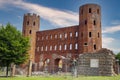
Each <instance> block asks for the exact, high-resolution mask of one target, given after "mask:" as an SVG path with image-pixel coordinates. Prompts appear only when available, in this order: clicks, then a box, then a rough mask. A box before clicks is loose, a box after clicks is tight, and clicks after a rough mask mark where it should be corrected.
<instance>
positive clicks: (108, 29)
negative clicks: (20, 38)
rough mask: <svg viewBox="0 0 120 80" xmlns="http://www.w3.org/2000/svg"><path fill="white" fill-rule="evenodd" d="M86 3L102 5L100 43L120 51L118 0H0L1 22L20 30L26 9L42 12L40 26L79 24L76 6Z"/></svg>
mask: <svg viewBox="0 0 120 80" xmlns="http://www.w3.org/2000/svg"><path fill="white" fill-rule="evenodd" d="M86 3H96V4H99V5H100V6H101V8H102V36H103V47H105V48H109V49H111V50H112V51H114V53H118V52H120V8H119V6H120V0H109V1H108V0H0V25H1V24H3V25H5V24H6V23H8V22H10V23H11V24H13V25H14V26H16V27H17V29H19V30H22V22H23V15H24V14H25V13H36V14H38V15H40V16H41V19H40V30H48V29H54V28H60V27H66V26H72V25H78V16H79V15H78V14H79V7H80V6H81V5H83V4H86Z"/></svg>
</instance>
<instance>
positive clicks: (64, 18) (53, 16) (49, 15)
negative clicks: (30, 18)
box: [0, 0, 79, 27]
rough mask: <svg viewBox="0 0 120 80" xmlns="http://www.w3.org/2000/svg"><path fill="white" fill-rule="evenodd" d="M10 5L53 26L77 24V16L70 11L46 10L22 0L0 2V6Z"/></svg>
mask: <svg viewBox="0 0 120 80" xmlns="http://www.w3.org/2000/svg"><path fill="white" fill-rule="evenodd" d="M3 4H10V5H11V4H12V5H14V6H16V7H19V8H21V9H24V10H28V11H29V12H32V13H37V14H38V15H40V16H41V18H43V19H45V20H47V21H49V22H51V23H52V24H55V25H56V26H60V27H65V26H71V25H76V24H78V18H79V16H78V14H77V13H75V12H71V11H62V10H58V9H53V8H48V7H44V6H41V5H37V4H33V3H28V2H25V1H23V0H1V1H0V5H2V6H4V5H3Z"/></svg>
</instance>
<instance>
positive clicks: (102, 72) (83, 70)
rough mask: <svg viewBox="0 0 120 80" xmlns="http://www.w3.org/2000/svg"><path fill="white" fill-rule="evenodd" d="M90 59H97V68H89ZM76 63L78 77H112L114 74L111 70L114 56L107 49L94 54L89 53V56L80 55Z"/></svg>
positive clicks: (112, 69)
mask: <svg viewBox="0 0 120 80" xmlns="http://www.w3.org/2000/svg"><path fill="white" fill-rule="evenodd" d="M102 52H103V53H102ZM104 57H106V58H104ZM83 58H84V59H83ZM86 58H89V59H86ZM91 59H98V60H99V67H90V60H91ZM81 62H82V63H81ZM78 63H79V65H78V74H79V75H89V76H112V75H114V73H115V71H114V68H113V66H114V63H115V55H114V54H113V52H112V51H110V50H108V49H101V50H100V51H98V52H96V53H91V54H90V53H88V54H82V55H80V56H79V61H78ZM83 63H84V64H83ZM93 64H94V63H93Z"/></svg>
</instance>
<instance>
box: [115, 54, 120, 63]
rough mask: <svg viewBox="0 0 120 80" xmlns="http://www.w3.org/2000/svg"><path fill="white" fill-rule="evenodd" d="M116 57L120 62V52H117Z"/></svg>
mask: <svg viewBox="0 0 120 80" xmlns="http://www.w3.org/2000/svg"><path fill="white" fill-rule="evenodd" d="M116 59H118V60H119V64H120V52H119V53H118V54H116Z"/></svg>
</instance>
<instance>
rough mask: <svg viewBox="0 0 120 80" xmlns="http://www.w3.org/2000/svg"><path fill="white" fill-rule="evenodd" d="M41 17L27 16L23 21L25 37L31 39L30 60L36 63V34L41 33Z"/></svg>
mask: <svg viewBox="0 0 120 80" xmlns="http://www.w3.org/2000/svg"><path fill="white" fill-rule="evenodd" d="M39 26H40V17H39V16H38V15H36V14H30V13H28V14H25V15H24V19H23V30H22V33H23V36H26V37H29V38H30V49H29V51H28V53H29V60H31V61H32V62H34V57H35V44H36V32H37V31H39Z"/></svg>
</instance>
